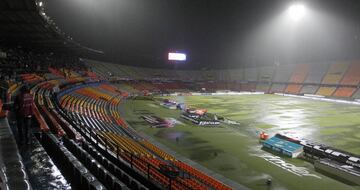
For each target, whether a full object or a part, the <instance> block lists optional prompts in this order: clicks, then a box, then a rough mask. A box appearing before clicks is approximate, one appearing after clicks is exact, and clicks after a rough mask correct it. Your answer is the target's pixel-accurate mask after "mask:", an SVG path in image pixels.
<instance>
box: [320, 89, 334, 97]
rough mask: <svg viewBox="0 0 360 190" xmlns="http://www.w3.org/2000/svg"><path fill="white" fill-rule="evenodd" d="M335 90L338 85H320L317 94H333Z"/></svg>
mask: <svg viewBox="0 0 360 190" xmlns="http://www.w3.org/2000/svg"><path fill="white" fill-rule="evenodd" d="M335 90H336V87H320V88H319V90H318V91H317V92H316V94H317V95H322V96H332V94H333V93H334V92H335Z"/></svg>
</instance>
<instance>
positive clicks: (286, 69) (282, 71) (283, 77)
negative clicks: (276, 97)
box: [273, 65, 294, 82]
mask: <svg viewBox="0 0 360 190" xmlns="http://www.w3.org/2000/svg"><path fill="white" fill-rule="evenodd" d="M293 71H294V65H279V66H277V68H276V71H275V73H274V76H273V82H289V80H290V77H291V74H292V73H293Z"/></svg>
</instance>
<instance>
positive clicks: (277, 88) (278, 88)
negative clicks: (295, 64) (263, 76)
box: [269, 84, 286, 93]
mask: <svg viewBox="0 0 360 190" xmlns="http://www.w3.org/2000/svg"><path fill="white" fill-rule="evenodd" d="M285 88H286V84H272V85H271V88H270V91H269V92H270V93H284V91H285Z"/></svg>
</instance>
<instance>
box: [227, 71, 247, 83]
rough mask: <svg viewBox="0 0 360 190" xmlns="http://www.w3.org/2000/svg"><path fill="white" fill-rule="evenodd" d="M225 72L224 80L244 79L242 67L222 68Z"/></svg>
mask: <svg viewBox="0 0 360 190" xmlns="http://www.w3.org/2000/svg"><path fill="white" fill-rule="evenodd" d="M224 72H226V73H227V74H225V76H227V77H226V81H229V82H231V81H244V80H245V75H244V70H242V69H234V70H224Z"/></svg>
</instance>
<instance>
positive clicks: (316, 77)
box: [304, 63, 328, 84]
mask: <svg viewBox="0 0 360 190" xmlns="http://www.w3.org/2000/svg"><path fill="white" fill-rule="evenodd" d="M327 69H328V64H325V63H313V64H311V65H310V69H309V73H308V76H307V77H306V80H305V82H304V83H308V84H320V83H321V81H322V79H323V77H324V76H325V74H326V72H327Z"/></svg>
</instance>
